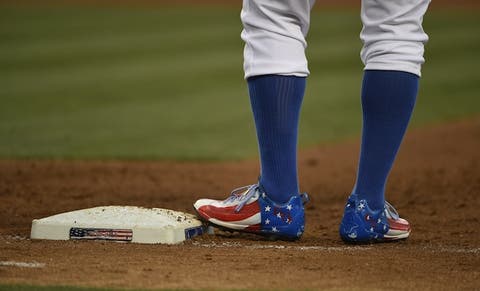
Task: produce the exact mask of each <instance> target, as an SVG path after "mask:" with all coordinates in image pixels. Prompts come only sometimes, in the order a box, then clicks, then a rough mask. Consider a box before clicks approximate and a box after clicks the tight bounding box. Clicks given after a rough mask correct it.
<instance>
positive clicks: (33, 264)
mask: <svg viewBox="0 0 480 291" xmlns="http://www.w3.org/2000/svg"><path fill="white" fill-rule="evenodd" d="M0 266H6V267H20V268H43V267H45V264H44V263H37V262H30V263H28V262H15V261H0Z"/></svg>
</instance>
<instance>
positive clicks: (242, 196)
mask: <svg viewBox="0 0 480 291" xmlns="http://www.w3.org/2000/svg"><path fill="white" fill-rule="evenodd" d="M307 201H308V195H307V194H306V193H303V194H300V195H295V196H292V197H291V198H290V200H289V201H288V202H287V203H284V204H278V203H275V202H274V201H272V200H271V199H270V198H269V197H268V195H267V193H265V191H264V190H263V188H262V187H261V186H260V185H258V184H254V185H250V186H245V187H241V188H237V189H235V190H233V191H232V193H231V195H230V197H228V198H227V199H225V200H213V199H200V200H198V201H197V202H195V204H194V205H193V207H194V209H195V211H196V212H197V215H198V216H199V218H200V219H201V220H203V221H204V222H206V223H208V224H210V225H214V226H217V227H219V228H222V229H224V230H231V231H239V232H248V233H255V234H260V235H263V236H266V237H268V238H270V239H280V240H296V239H299V238H300V237H301V236H302V234H303V232H304V229H305V210H304V206H303V205H304V204H305V203H306V202H307Z"/></svg>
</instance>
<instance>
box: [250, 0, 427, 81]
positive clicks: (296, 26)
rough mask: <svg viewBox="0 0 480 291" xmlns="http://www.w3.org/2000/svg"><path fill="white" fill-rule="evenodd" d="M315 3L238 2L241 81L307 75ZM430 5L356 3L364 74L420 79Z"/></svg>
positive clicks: (400, 0)
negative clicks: (401, 74)
mask: <svg viewBox="0 0 480 291" xmlns="http://www.w3.org/2000/svg"><path fill="white" fill-rule="evenodd" d="M314 3H315V0H278V1H271V0H243V8H242V13H241V19H242V23H243V27H244V29H243V31H242V39H243V40H244V41H245V49H244V70H245V78H248V77H252V76H258V75H266V74H277V75H293V76H303V77H304V76H308V74H309V71H308V62H307V58H306V56H305V48H306V47H307V43H306V41H305V37H306V35H307V32H308V28H309V24H310V10H311V8H312V6H313V4H314ZM429 3H430V0H395V1H393V0H362V8H361V19H362V23H363V29H362V31H361V33H360V39H361V40H362V42H363V48H362V51H361V53H360V55H361V59H362V61H363V63H364V64H365V69H366V70H395V71H404V72H409V73H413V74H416V75H418V76H420V69H421V65H422V64H423V63H424V61H425V60H424V58H423V51H424V49H423V46H424V44H425V43H426V42H427V40H428V36H427V35H426V34H425V32H424V31H423V28H422V21H423V15H424V14H425V12H426V10H427V7H428V4H429Z"/></svg>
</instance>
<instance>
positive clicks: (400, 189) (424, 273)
mask: <svg viewBox="0 0 480 291" xmlns="http://www.w3.org/2000/svg"><path fill="white" fill-rule="evenodd" d="M479 149H480V118H473V119H469V120H464V121H461V122H456V123H453V124H449V125H444V126H435V127H429V128H424V129H420V130H414V131H411V133H410V134H409V135H408V137H407V140H406V142H405V144H404V147H403V148H402V150H401V153H400V155H399V159H398V163H397V164H396V167H395V169H394V171H393V173H392V175H391V177H390V186H389V189H388V193H389V194H388V198H389V200H390V201H391V202H392V203H393V204H394V205H396V206H397V208H398V209H399V210H400V212H401V214H402V215H403V216H405V217H406V218H408V219H409V220H410V221H411V222H412V224H413V233H412V236H411V238H410V239H409V240H408V241H405V242H400V243H391V244H385V245H365V246H350V245H345V244H343V243H341V242H340V240H339V238H338V234H337V225H338V222H339V219H340V217H341V213H342V207H343V203H344V200H345V197H346V195H347V193H348V192H349V190H350V189H351V187H352V183H353V178H354V173H355V163H356V160H357V155H358V144H357V143H355V142H352V143H345V144H339V145H329V146H319V147H316V148H313V149H310V150H306V151H302V154H301V156H300V176H301V182H302V183H301V184H302V185H303V187H304V189H303V190H305V191H308V192H309V193H310V196H311V198H312V201H311V202H310V203H309V204H308V209H307V229H306V233H305V235H304V237H303V238H302V239H301V240H300V241H298V242H271V241H265V240H262V239H261V238H259V237H257V236H250V235H239V234H227V233H223V234H219V235H217V236H211V235H210V236H209V235H205V236H203V237H200V238H197V239H194V240H193V241H189V242H186V243H184V244H181V245H175V246H162V245H134V244H119V243H108V242H73V241H67V242H52V241H31V240H29V239H28V235H29V227H30V223H31V220H32V219H33V218H39V217H43V216H47V215H51V214H54V213H58V212H62V211H68V210H73V209H78V208H85V207H91V206H98V205H111V204H116V205H139V206H149V207H166V208H172V209H176V210H182V211H191V206H190V205H191V204H192V202H193V201H194V200H195V199H196V198H198V197H202V196H210V197H224V196H225V194H223V193H226V192H228V191H229V190H230V189H231V188H232V187H235V186H240V185H243V184H245V183H251V182H254V181H255V179H256V177H257V174H258V165H257V162H256V161H255V160H251V161H244V162H231V163H190V162H185V163H174V162H139V161H131V162H126V161H110V162H101V161H1V162H0V283H28V284H40V285H52V284H60V285H76V286H109V287H141V288H181V287H182V288H208V289H210V288H253V287H256V288H268V289H277V288H312V289H317V288H322V289H324V288H331V289H374V288H378V289H385V288H387V287H391V288H393V289H419V290H422V289H426V290H444V289H471V290H473V289H477V290H478V289H480V283H479V282H480V232H479V231H478V229H479V226H480V224H479V215H478V214H479V212H478V209H480V199H479V197H478V195H479V193H480V150H479ZM6 262H10V263H6ZM12 262H21V263H30V265H28V264H27V265H25V264H24V265H15V264H14V263H12Z"/></svg>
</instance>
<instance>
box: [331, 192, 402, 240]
mask: <svg viewBox="0 0 480 291" xmlns="http://www.w3.org/2000/svg"><path fill="white" fill-rule="evenodd" d="M339 231H340V237H341V238H342V240H344V241H345V242H351V243H355V242H357V243H365V242H387V241H394V240H400V239H406V238H408V236H409V235H410V231H411V228H410V224H409V223H408V221H407V220H405V219H403V218H400V216H399V215H398V212H397V210H396V209H395V208H394V207H393V206H392V205H391V204H390V203H388V202H385V208H384V209H383V210H377V211H374V210H372V209H370V207H369V206H368V203H367V201H366V200H358V199H357V197H356V195H350V197H349V199H348V201H347V204H346V206H345V211H344V214H343V219H342V222H341V224H340V230H339Z"/></svg>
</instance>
